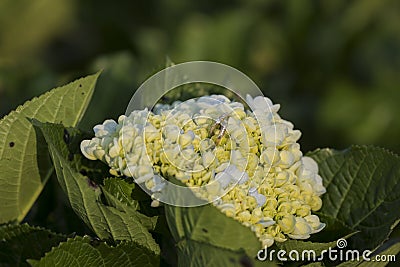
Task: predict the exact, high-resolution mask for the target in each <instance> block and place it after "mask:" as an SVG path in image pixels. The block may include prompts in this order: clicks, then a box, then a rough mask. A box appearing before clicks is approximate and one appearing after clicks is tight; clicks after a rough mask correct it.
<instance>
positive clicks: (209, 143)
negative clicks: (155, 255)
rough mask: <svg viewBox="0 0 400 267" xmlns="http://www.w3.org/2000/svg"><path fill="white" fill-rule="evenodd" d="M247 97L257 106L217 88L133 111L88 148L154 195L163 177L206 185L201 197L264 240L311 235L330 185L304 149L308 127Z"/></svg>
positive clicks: (99, 130) (318, 226)
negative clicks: (217, 92)
mask: <svg viewBox="0 0 400 267" xmlns="http://www.w3.org/2000/svg"><path fill="white" fill-rule="evenodd" d="M246 100H247V103H248V105H249V107H250V108H251V110H250V109H246V108H245V107H244V106H243V104H242V103H239V102H234V101H230V100H229V99H228V98H226V97H225V96H222V95H211V96H204V97H200V98H198V99H190V100H188V101H185V102H179V101H177V102H175V103H173V104H172V105H160V104H158V105H156V106H155V107H154V109H153V111H148V110H147V109H145V110H141V111H133V112H132V113H131V114H130V115H129V116H124V115H122V116H120V117H119V119H118V122H115V121H114V120H106V121H105V122H104V123H103V124H102V125H97V126H95V127H94V132H95V137H94V138H92V139H91V140H84V141H83V142H82V143H81V150H82V153H83V154H84V155H85V156H86V157H87V158H88V159H91V160H97V159H99V160H102V161H104V162H106V163H107V164H108V165H109V166H110V173H111V174H112V175H115V176H128V177H134V178H135V182H136V183H138V184H144V186H145V187H146V188H147V189H149V190H151V192H152V193H153V194H154V195H153V196H155V195H156V194H157V192H161V191H162V190H163V188H164V186H165V183H166V181H165V180H164V179H163V178H167V179H168V178H169V177H174V178H176V179H178V180H180V181H181V182H183V183H185V184H186V185H187V186H189V187H191V188H193V190H194V192H200V191H198V190H197V189H198V188H199V187H201V186H204V185H207V187H206V188H207V189H206V190H205V191H201V193H200V194H198V195H199V197H202V198H205V199H208V200H210V201H212V204H213V205H215V206H216V207H217V208H219V209H220V210H221V212H223V213H224V214H226V215H227V216H229V217H232V218H234V219H235V220H238V221H240V222H241V223H242V224H244V225H245V226H248V227H250V228H251V229H252V231H254V232H255V234H256V235H257V237H258V238H259V239H260V241H261V242H262V244H263V246H271V245H272V244H273V243H274V241H277V242H284V241H285V240H287V238H293V239H307V238H309V237H310V234H313V233H317V232H319V231H321V230H322V229H323V228H324V226H325V224H324V223H321V222H320V221H319V218H318V216H316V215H313V214H312V212H313V211H317V210H319V209H320V208H321V205H322V201H321V198H320V196H321V195H322V194H323V193H325V188H324V187H323V185H322V179H321V177H320V176H319V175H318V166H317V164H316V163H315V161H314V160H313V159H311V158H309V157H304V156H303V155H302V152H301V151H300V145H299V144H298V143H297V140H298V139H299V138H300V135H301V133H300V131H298V130H294V129H293V124H292V123H290V122H288V121H285V120H283V119H281V118H280V116H279V115H278V113H277V112H278V110H279V108H280V106H279V105H273V104H272V102H271V100H269V99H268V98H264V97H256V98H254V99H253V98H252V97H250V96H247V98H246ZM219 196H222V197H219ZM152 205H153V206H158V205H159V203H158V201H157V200H154V201H153V203H152Z"/></svg>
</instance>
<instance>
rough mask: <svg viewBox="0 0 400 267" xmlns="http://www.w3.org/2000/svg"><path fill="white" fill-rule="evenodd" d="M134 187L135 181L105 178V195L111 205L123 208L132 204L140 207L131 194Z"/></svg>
mask: <svg viewBox="0 0 400 267" xmlns="http://www.w3.org/2000/svg"><path fill="white" fill-rule="evenodd" d="M134 188H135V184H134V183H128V182H127V181H125V180H124V179H120V178H107V179H104V185H103V186H102V189H103V193H104V196H105V197H106V200H107V203H108V204H109V205H112V206H114V207H116V208H118V207H120V208H122V209H124V208H125V207H126V206H130V207H132V208H133V209H135V210H137V209H138V208H139V203H138V201H135V200H134V199H132V196H131V195H132V190H133V189H134Z"/></svg>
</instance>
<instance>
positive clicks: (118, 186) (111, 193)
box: [101, 178, 158, 230]
mask: <svg viewBox="0 0 400 267" xmlns="http://www.w3.org/2000/svg"><path fill="white" fill-rule="evenodd" d="M101 188H102V192H103V194H104V196H105V198H106V202H107V204H108V205H109V206H111V207H114V208H116V209H118V210H119V211H122V212H125V213H127V214H129V215H130V216H131V217H135V218H136V219H137V220H138V221H139V222H140V223H141V224H142V225H143V226H144V227H146V228H147V229H148V230H154V228H155V227H156V224H157V219H158V217H157V216H153V217H147V216H145V215H144V214H142V213H139V212H136V210H138V209H139V203H138V202H137V201H135V200H133V199H132V198H131V194H132V190H133V189H134V188H135V184H133V183H132V184H129V183H128V182H126V181H124V180H123V179H120V178H107V179H105V180H104V186H101Z"/></svg>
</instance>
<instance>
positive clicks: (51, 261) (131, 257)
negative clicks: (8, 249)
mask: <svg viewBox="0 0 400 267" xmlns="http://www.w3.org/2000/svg"><path fill="white" fill-rule="evenodd" d="M29 263H30V264H31V265H32V266H38V267H40V266H85V267H87V266H93V267H98V266H104V267H106V266H144V267H153V266H159V256H157V255H156V254H154V252H152V251H150V250H149V249H147V248H145V247H142V246H140V245H139V244H137V243H135V242H122V243H120V244H118V245H117V246H115V247H111V246H109V245H107V244H106V243H104V242H100V241H97V240H92V239H91V238H89V237H87V236H85V237H75V238H73V239H68V240H67V242H63V243H61V244H60V245H59V246H58V247H55V248H53V249H52V250H51V251H50V252H49V253H46V255H45V256H44V257H43V258H41V259H40V260H39V261H32V260H30V261H29Z"/></svg>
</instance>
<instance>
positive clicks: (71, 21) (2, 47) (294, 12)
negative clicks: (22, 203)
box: [0, 0, 400, 234]
mask: <svg viewBox="0 0 400 267" xmlns="http://www.w3.org/2000/svg"><path fill="white" fill-rule="evenodd" d="M168 59H170V60H172V61H173V62H175V63H181V62H186V61H191V60H212V61H217V62H221V63H225V64H229V65H232V66H233V67H236V68H237V69H239V70H241V71H242V72H244V73H246V74H247V75H248V76H249V77H250V78H252V79H253V80H254V81H255V82H256V83H257V84H258V86H259V87H260V88H261V89H262V90H263V92H264V94H265V95H266V96H268V97H270V98H271V99H272V100H273V101H274V102H276V103H280V104H281V107H282V108H281V111H280V114H281V115H282V117H283V118H285V119H287V120H290V121H292V122H293V123H294V124H295V127H296V128H297V129H300V130H301V131H302V133H303V136H302V138H301V140H300V143H301V145H302V149H303V151H304V152H306V151H309V150H313V149H315V148H318V147H333V148H337V149H344V148H346V147H348V146H349V145H351V144H374V145H379V146H383V147H386V148H388V149H391V150H393V151H395V152H397V153H400V142H399V141H398V138H399V136H400V119H399V118H398V117H397V116H398V115H399V114H400V103H399V101H400V1H397V0H356V1H345V0H335V1H311V0H303V1H299V0H288V1H278V0H269V1H262V0H249V1H245V0H236V1H186V0H160V1H155V0H148V1H125V0H123V1H114V2H111V1H106V0H96V1H94V0H81V1H78V0H72V1H71V0H57V1H52V0H35V1H31V0H1V1H0V117H2V116H4V115H5V114H7V113H8V112H10V111H11V110H12V109H15V108H16V107H17V106H18V105H19V104H22V103H23V102H24V101H26V100H28V99H30V98H32V97H34V96H38V95H39V94H41V93H43V92H45V91H47V90H49V89H50V88H53V87H55V86H59V85H63V84H66V83H68V82H70V81H72V80H74V79H76V78H79V77H82V76H86V75H88V74H91V73H94V72H97V71H98V70H100V69H103V74H102V75H101V77H100V79H99V81H98V85H97V89H96V92H95V95H94V99H93V101H92V104H91V105H90V107H89V110H88V112H87V114H86V116H85V118H84V121H83V122H82V124H81V127H83V128H86V130H89V129H90V128H91V127H93V126H94V125H95V124H97V123H101V122H102V121H103V120H104V119H106V118H110V117H113V118H117V117H118V115H119V114H122V113H124V112H125V109H126V107H127V104H128V102H129V100H130V98H131V96H132V95H133V93H134V90H135V89H136V88H137V87H138V86H139V85H140V84H141V83H142V82H143V81H145V80H146V78H148V77H149V76H151V75H152V74H154V73H155V72H157V71H159V70H161V69H162V68H164V67H165V64H166V62H167V61H168ZM55 181H56V179H50V181H49V184H48V185H47V186H46V187H45V190H44V192H43V193H42V194H41V196H40V198H39V200H38V202H37V203H36V204H35V206H34V207H33V209H32V211H31V212H30V214H29V215H28V217H27V219H26V221H28V222H29V223H31V224H36V225H37V224H39V225H43V226H46V227H48V228H50V229H53V230H55V231H59V232H65V233H71V232H74V231H76V232H77V233H78V234H85V233H90V231H89V230H88V229H87V228H85V227H84V226H83V224H82V223H81V222H80V221H79V219H75V220H74V219H72V218H76V217H74V216H75V215H74V213H73V212H72V211H71V209H70V208H68V205H67V204H66V203H67V201H66V200H65V196H64V194H63V193H62V192H61V191H60V190H61V189H60V188H59V187H58V185H57V183H56V182H55ZM64 218H69V219H68V220H64Z"/></svg>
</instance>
